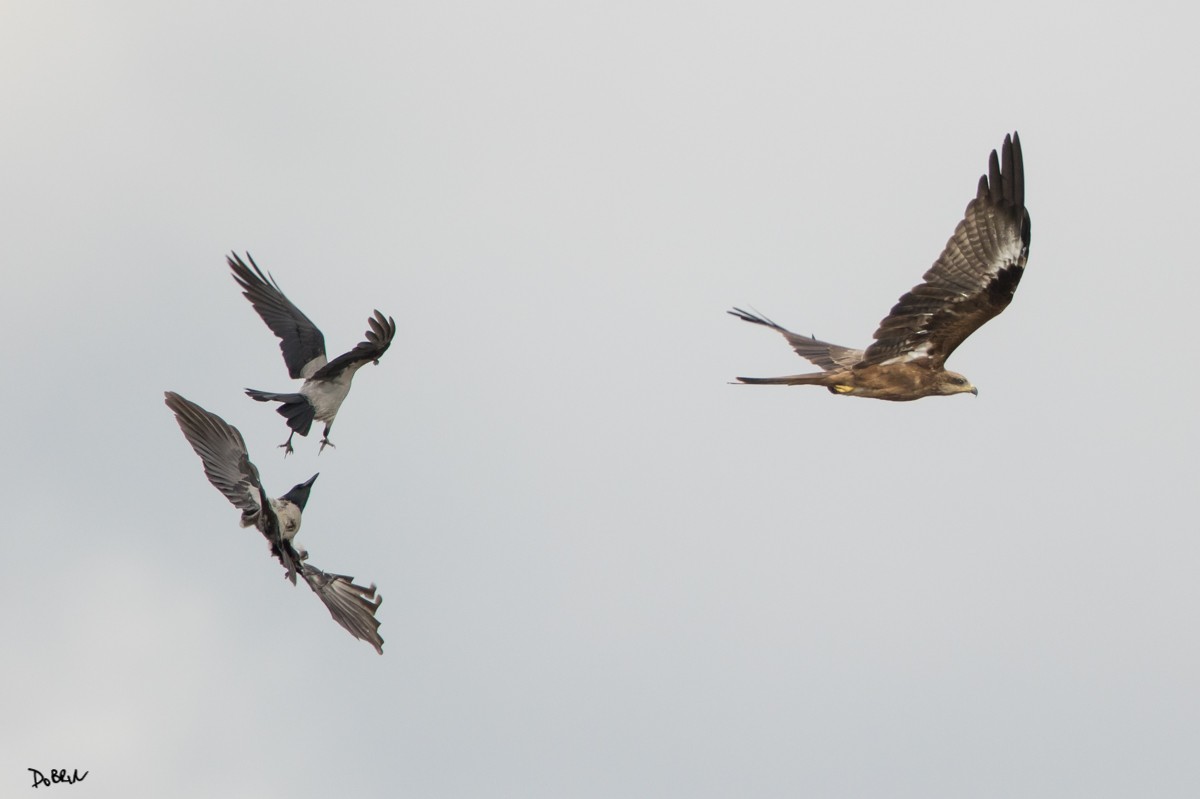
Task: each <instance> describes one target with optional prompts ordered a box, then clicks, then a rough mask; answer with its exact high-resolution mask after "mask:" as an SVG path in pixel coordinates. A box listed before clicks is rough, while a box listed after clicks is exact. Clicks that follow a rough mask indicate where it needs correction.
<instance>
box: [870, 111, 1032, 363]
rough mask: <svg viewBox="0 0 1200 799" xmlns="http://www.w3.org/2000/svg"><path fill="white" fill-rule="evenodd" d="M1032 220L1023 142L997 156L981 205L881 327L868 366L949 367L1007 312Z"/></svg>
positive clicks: (1012, 142)
mask: <svg viewBox="0 0 1200 799" xmlns="http://www.w3.org/2000/svg"><path fill="white" fill-rule="evenodd" d="M1029 231H1030V225H1029V213H1028V212H1027V211H1026V210H1025V170H1024V164H1023V163H1022V158H1021V139H1020V137H1019V136H1017V134H1015V133H1014V134H1013V135H1012V136H1005V137H1004V145H1003V146H1002V147H1001V155H1000V156H997V154H996V151H995V150H993V151H992V155H991V158H990V159H989V162H988V173H987V174H986V175H984V176H982V177H981V178H980V179H979V189H978V191H977V192H976V195H975V199H973V200H971V202H970V203H969V204H968V205H967V210H966V214H965V216H964V218H963V220H962V221H961V222H959V223H958V227H957V228H956V229H955V231H954V235H953V236H951V237H950V240H949V241H948V242H946V248H945V249H944V250H943V251H942V254H941V255H940V256H939V257H938V259H937V261H935V262H934V264H933V266H932V267H930V269H929V271H928V272H926V273H925V277H924V282H923V283H921V284H920V285H919V286H914V287H913V289H912V290H911V291H909V292H908V293H907V294H905V295H904V296H903V297H901V298H900V301H899V302H897V303H896V305H895V307H893V308H892V310H891V313H889V314H888V315H887V317H885V318H884V319H883V321H881V322H880V323H879V329H878V330H876V331H875V343H874V344H872V345H871V346H870V347H868V348H867V351H866V357H865V359H864V364H882V363H889V362H892V363H896V362H903V361H912V360H918V359H921V358H927V359H929V362H930V364H931V366H933V367H934V368H941V366H942V364H943V363H945V361H946V359H947V358H948V357H949V356H950V353H952V352H954V350H955V348H956V347H958V345H959V344H962V343H963V341H964V340H965V339H966V338H967V336H969V335H971V334H972V333H974V332H975V331H976V330H978V329H979V327H980V326H981V325H983V324H984V323H985V322H987V321H988V320H989V319H991V318H992V317H993V316H996V315H997V314H999V313H1000V312H1001V311H1003V310H1004V309H1005V308H1006V307H1008V304H1009V303H1010V302H1011V301H1012V298H1013V292H1015V291H1016V290H1017V284H1018V283H1019V282H1020V281H1021V275H1022V274H1024V270H1025V261H1026V259H1027V258H1028V256H1029Z"/></svg>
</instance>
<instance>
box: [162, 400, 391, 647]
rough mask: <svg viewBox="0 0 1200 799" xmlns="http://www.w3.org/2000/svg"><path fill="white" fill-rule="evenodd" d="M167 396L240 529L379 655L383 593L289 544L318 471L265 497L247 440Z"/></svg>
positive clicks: (196, 407)
mask: <svg viewBox="0 0 1200 799" xmlns="http://www.w3.org/2000/svg"><path fill="white" fill-rule="evenodd" d="M166 398H167V399H166V403H167V407H168V408H170V409H171V410H172V411H174V412H175V420H176V421H177V422H179V429H180V430H182V431H183V435H184V436H185V437H186V438H187V440H188V443H189V444H191V445H192V449H194V450H195V451H196V454H197V455H199V456H200V460H201V461H202V462H203V463H204V474H205V475H206V476H207V477H208V481H209V482H210V483H212V484H213V485H214V486H216V488H217V490H218V491H220V492H221V493H222V494H224V495H225V498H226V499H228V500H229V501H230V502H232V503H233V504H234V506H235V507H237V508H238V509H239V510H240V511H241V512H242V527H254V528H256V529H257V530H258V531H259V532H260V533H262V534H263V536H264V537H265V538H266V539H267V541H268V542H269V543H270V545H271V554H272V555H274V556H275V557H276V558H278V559H279V562H280V563H282V564H283V567H284V568H285V569H287V573H286V575H285V576H286V577H287V579H289V580H291V581H292V584H293V585H295V583H296V573H297V572H299V573H300V576H301V577H303V578H304V580H305V582H307V583H308V587H309V588H311V589H312V590H313V592H314V593H315V594H316V595H317V596H318V597H320V599H321V601H322V602H324V603H325V607H327V608H328V609H329V614H330V615H331V616H333V620H334V621H336V622H337V623H338V624H340V625H342V626H343V627H345V628H346V630H347V631H349V633H350V634H351V635H353V636H354V637H355V638H358V639H361V640H363V641H366V642H367V643H369V644H370V645H371V646H373V647H375V651H377V652H378V653H379V654H381V655H382V654H383V638H381V637H380V635H379V620H378V619H376V618H375V611H376V610H377V609H378V608H379V605H380V603H381V602H383V597H382V596H379V597H376V596H375V585H374V584H372V585H371V587H370V588H364V587H363V586H361V585H355V584H354V578H353V577H350V576H347V575H344V574H328V573H326V572H323V571H321V570H320V569H318V568H316V567H315V566H310V565H309V564H308V563H307V562H306V560H307V558H308V553H307V552H306V551H304V549H303V548H297V547H295V546H294V545H293V544H292V540H293V539H294V538H295V537H296V533H297V532H298V531H299V530H300V514H301V512H302V511H303V510H304V506H305V505H306V504H307V503H308V494H309V491H310V490H311V489H312V484H313V482H314V481H315V480H316V479H317V475H315V474H314V475H313V476H312V477H310V478H308V480H306V481H304V482H303V483H300V484H299V485H295V486H293V487H292V490H291V491H289V492H287V493H286V494H284V495H283V496H282V497H279V498H278V499H270V498H268V497H267V493H266V491H265V490H264V489H263V486H262V482H261V481H259V479H258V469H256V468H255V466H254V464H253V463H251V462H250V456H249V454H248V453H247V452H246V442H245V441H244V440H243V439H242V434H241V433H239V432H238V430H237V428H236V427H233V426H232V425H230V424H228V423H227V422H226V421H225V420H224V419H222V418H221V417H219V416H217V415H216V414H214V413H210V412H209V411H206V410H204V409H203V408H201V407H200V406H199V405H197V404H196V403H194V402H191V401H189V400H186V399H184V398H183V397H181V396H179V395H178V394H176V393H175V392H173V391H168V392H166Z"/></svg>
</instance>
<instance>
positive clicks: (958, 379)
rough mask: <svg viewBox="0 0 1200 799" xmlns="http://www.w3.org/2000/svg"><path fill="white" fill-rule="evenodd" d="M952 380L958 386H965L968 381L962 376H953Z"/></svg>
mask: <svg viewBox="0 0 1200 799" xmlns="http://www.w3.org/2000/svg"><path fill="white" fill-rule="evenodd" d="M950 382H951V383H953V384H954V385H956V386H965V385H966V384H967V381H966V380H965V379H964V378H961V377H952V378H950Z"/></svg>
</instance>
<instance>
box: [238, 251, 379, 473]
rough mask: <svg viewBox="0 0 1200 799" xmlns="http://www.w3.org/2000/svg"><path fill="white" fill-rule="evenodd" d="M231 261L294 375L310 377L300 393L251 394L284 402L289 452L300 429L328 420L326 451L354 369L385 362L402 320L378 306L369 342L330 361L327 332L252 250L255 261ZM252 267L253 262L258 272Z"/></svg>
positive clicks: (304, 433)
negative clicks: (286, 293)
mask: <svg viewBox="0 0 1200 799" xmlns="http://www.w3.org/2000/svg"><path fill="white" fill-rule="evenodd" d="M225 260H226V261H227V262H228V263H229V268H230V269H232V270H233V279H234V280H236V281H237V282H238V285H240V286H241V287H242V289H243V291H242V294H243V295H244V296H245V297H246V299H248V300H250V304H251V305H253V306H254V310H256V311H258V315H259V316H261V317H262V320H263V321H264V322H266V323H267V327H269V328H271V332H272V333H274V334H275V335H276V336H278V338H279V349H280V350H281V351H282V352H283V360H284V363H286V364H287V368H288V374H290V375H291V376H292V379H293V380H300V379H303V380H304V385H303V386H301V387H300V391H299V392H298V393H291V394H288V393H276V392H273V391H259V390H258V389H253V388H249V389H246V393H247V394H248V395H249V396H251V397H253V398H254V399H256V400H258V401H259V402H279V403H282V404H281V405H280V406H279V407H278V408H277V409H276V410H277V411H278V413H279V415H280V416H283V417H284V418H285V419H287V423H288V427H290V428H291V429H292V432H291V433H290V434H289V435H288V438H287V441H285V442H283V443H282V444H280V445H279V446H281V447H283V454H284V457H286V456H287V455H288V454H290V453H291V452H292V451H293V450H292V436H294V435H296V433H299V434H300V435H302V436H307V435H308V431H309V429H311V427H312V423H313V420H314V419H316V420H317V421H319V422H324V423H325V432H324V433H323V434H322V436H321V447H320V449H318V450H317V454H320V453H321V452H322V451H324V449H325V447H326V446H330V447H332V446H333V445H334V444H333V442H332V441H330V440H329V429H330V428H331V427H333V420H334V418H335V417H337V413H338V409H339V408H341V407H342V402H343V401H344V400H345V399H346V395H347V394H348V393H350V381H352V380H353V379H354V373H355V372H357V371H358V370H359V368H361V367H362V366H365V365H366V364H367V363H375V364H378V363H379V358H380V356H382V355H383V354H384V353H385V352H387V350H388V347H390V346H391V344H392V338H393V337H394V336H395V335H396V322H395V320H394V319H392V318H391V317H385V316H384V315H383V314H382V313H380V312H379V311H378V310H376V311H375V313H374V315H373V316H371V317H370V318H368V319H367V325H368V329H367V332H366V334H365V335H366V341H360V342H359V343H358V345H357V346H355V348H354V349H352V350H350V351H349V352H347V353H345V354H343V355H339V356H338V357H336V358H334V359H333V360H332V361H327V360H326V357H325V336H323V335H322V334H321V331H320V330H318V329H317V326H316V325H314V324H313V323H312V320H311V319H309V318H308V317H307V316H305V315H304V312H303V311H301V310H300V309H299V308H297V307H296V306H295V305H294V304H293V303H292V301H291V300H289V299H288V298H287V297H285V296H284V294H283V292H282V291H281V290H280V288H279V284H278V283H276V282H275V278H274V277H271V276H269V275H265V274H263V271H262V270H261V269H259V268H258V264H256V263H254V259H253V258H251V257H250V253H246V260H248V261H249V262H250V266H246V264H245V262H244V261H242V259H241V258H240V257H238V255H237V253H233V254H232V256H226V258H225ZM250 267H253V271H252V270H251V268H250Z"/></svg>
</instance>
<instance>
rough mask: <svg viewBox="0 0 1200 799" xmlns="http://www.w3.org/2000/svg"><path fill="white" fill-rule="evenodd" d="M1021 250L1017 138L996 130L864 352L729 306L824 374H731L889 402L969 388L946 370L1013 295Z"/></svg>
mask: <svg viewBox="0 0 1200 799" xmlns="http://www.w3.org/2000/svg"><path fill="white" fill-rule="evenodd" d="M1028 256H1029V213H1028V212H1027V211H1026V210H1025V170H1024V167H1023V164H1022V161H1021V139H1020V137H1019V136H1017V134H1016V133H1013V134H1012V136H1005V137H1004V145H1003V147H1001V149H1000V153H999V154H997V153H996V151H995V150H993V151H992V155H991V159H990V160H989V162H988V172H987V174H986V175H983V176H982V177H981V178H980V179H979V190H978V191H977V192H976V195H975V199H973V200H971V202H970V203H968V204H967V210H966V214H965V215H964V217H963V220H962V221H961V222H959V223H958V227H957V228H955V230H954V235H953V236H951V237H950V240H949V241H948V242H946V247H945V249H944V250H942V254H941V255H940V256H938V259H937V260H936V261H935V262H934V264H933V266H932V267H930V268H929V271H928V272H926V273H925V277H924V282H922V283H921V284H920V285H917V286H914V287H913V289H912V290H911V291H909V292H908V293H907V294H905V295H904V296H903V297H901V298H900V301H899V302H897V303H896V305H895V307H893V308H892V310H891V313H889V314H888V315H887V316H886V317H884V319H883V321H881V322H880V323H879V329H878V330H876V331H875V342H874V343H873V344H871V345H870V346H869V347H867V349H866V350H856V349H851V348H849V347H841V346H838V345H837V344H830V343H828V342H825V341H820V340H818V339H816V338H811V337H809V336H802V335H799V334H797V333H793V332H791V331H790V330H786V329H784V328H783V327H780V326H779V325H777V324H775V323H774V322H772V321H771V320H770V319H767V318H766V317H765V316H759V315H757V314H753V313H750V312H748V311H743V310H742V309H740V308H734V309H733V310H732V311H729V313H731V314H733V315H734V316H736V317H738V318H739V319H743V320H745V321H747V322H753V323H754V324H758V325H763V326H765V327H770V328H772V329H774V330H778V331H779V332H780V333H782V334H783V336H784V337H785V338H786V339H787V340H788V343H789V344H791V345H792V349H794V350H795V351H796V354H797V355H800V356H801V357H802V358H806V359H808V360H809V361H811V362H812V363H814V364H816V365H817V366H819V367H820V368H821V369H822V371H820V372H813V373H809V374H802V375H788V376H785V377H739V378H738V380H740V381H741V382H743V383H774V384H783V385H818V386H825V387H827V388H828V389H829V390H830V391H832V392H833V393H835V394H848V395H850V396H855V397H871V398H873V399H885V400H894V401H905V400H915V399H920V398H921V397H928V396H931V395H944V394H961V393H964V392H970V393H972V394H974V393H976V390H975V387H974V386H973V385H971V382H970V381H969V380H967V379H966V378H965V377H963V376H962V375H960V374H958V373H956V372H950V371H947V370H946V369H945V363H946V359H947V358H949V357H950V353H952V352H954V350H955V348H957V347H958V345H959V344H962V343H963V341H964V340H966V338H967V336H969V335H971V334H972V333H973V332H975V331H976V330H977V329H978V328H979V327H980V326H981V325H983V323H985V322H986V321H988V320H989V319H991V318H992V317H993V316H996V315H997V314H999V313H1000V312H1001V311H1003V310H1004V309H1005V308H1006V307H1007V306H1008V304H1009V303H1010V302H1012V298H1013V293H1014V292H1015V291H1016V290H1017V284H1018V283H1019V282H1020V281H1021V275H1022V274H1023V273H1024V270H1025V261H1026V259H1027V258H1028Z"/></svg>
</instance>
